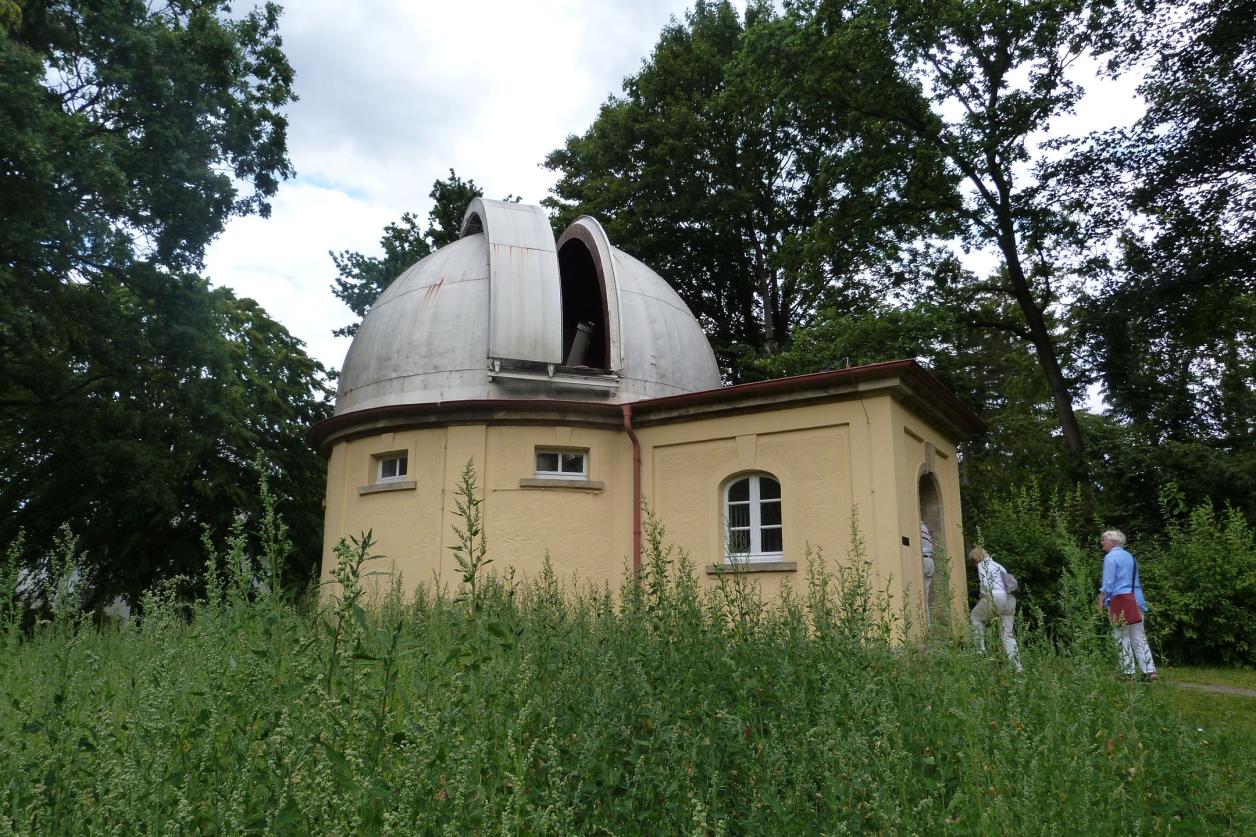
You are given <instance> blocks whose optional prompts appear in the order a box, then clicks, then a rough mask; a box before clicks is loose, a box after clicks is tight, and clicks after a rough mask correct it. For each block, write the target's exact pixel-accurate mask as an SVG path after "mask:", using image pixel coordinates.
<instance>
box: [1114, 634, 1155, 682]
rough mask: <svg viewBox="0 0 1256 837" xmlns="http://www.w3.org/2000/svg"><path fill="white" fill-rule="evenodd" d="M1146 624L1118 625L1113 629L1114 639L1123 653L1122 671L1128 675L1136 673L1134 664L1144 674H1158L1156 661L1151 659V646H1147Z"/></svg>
mask: <svg viewBox="0 0 1256 837" xmlns="http://www.w3.org/2000/svg"><path fill="white" fill-rule="evenodd" d="M1144 624H1146V623H1145V622H1136V623H1135V624H1133V625H1117V626H1116V627H1114V628H1113V629H1112V638H1113V639H1114V640H1116V647H1117V648H1118V649H1119V650H1120V652H1121V670H1122V671H1124V672H1125V673H1126V674H1133V673H1134V663H1135V662H1137V663H1138V670H1139V671H1141V672H1143V673H1144V674H1155V673H1156V661H1155V660H1153V659H1152V658H1151V646H1150V645H1148V644H1147V632H1146V631H1145V630H1143V625H1144Z"/></svg>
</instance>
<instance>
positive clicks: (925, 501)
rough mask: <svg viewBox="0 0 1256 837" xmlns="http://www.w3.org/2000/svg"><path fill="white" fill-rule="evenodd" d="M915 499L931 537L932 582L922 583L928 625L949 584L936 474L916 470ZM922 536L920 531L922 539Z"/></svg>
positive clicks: (940, 611)
mask: <svg viewBox="0 0 1256 837" xmlns="http://www.w3.org/2000/svg"><path fill="white" fill-rule="evenodd" d="M919 503H920V520H921V522H922V523H924V524H925V525H926V526H928V527H929V532H930V535H931V536H932V540H933V563H934V574H933V580H932V583H929V582H926V584H925V619H926V620H927V623H928V624H929V625H933V624H935V623H936V622H937V619H936V618H935V617H936V616H940V615H943V611H944V610H945V606H944V605H942V603H944V602H945V601H946V600H947V598H948V596H947V595H946V593H947V589H949V587H950V572H949V568H950V561H949V559H948V558H947V555H946V516H945V514H944V510H943V508H942V490H941V488H940V487H939V486H938V479H937V477H935V476H934V475H933V473H932V472H931V471H927V470H925V469H924V468H922V469H921V473H920V480H919ZM923 536H924V533H923V531H922V532H921V537H922V543H923ZM922 561H923V554H922ZM940 605H941V606H940Z"/></svg>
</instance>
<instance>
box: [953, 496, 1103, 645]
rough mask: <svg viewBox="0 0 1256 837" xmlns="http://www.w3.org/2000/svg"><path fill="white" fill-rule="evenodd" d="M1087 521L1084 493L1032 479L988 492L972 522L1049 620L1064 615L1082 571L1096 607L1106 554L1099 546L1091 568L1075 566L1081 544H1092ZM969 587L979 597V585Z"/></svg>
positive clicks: (1023, 594)
mask: <svg viewBox="0 0 1256 837" xmlns="http://www.w3.org/2000/svg"><path fill="white" fill-rule="evenodd" d="M1086 523H1087V521H1086V518H1085V516H1084V514H1083V512H1082V502H1081V495H1080V492H1076V491H1072V492H1069V491H1057V490H1050V489H1046V488H1043V487H1042V486H1040V485H1039V484H1037V483H1032V482H1031V483H1029V484H1027V485H1025V486H1022V487H1019V488H1013V489H1010V490H1008V491H1006V492H1000V493H994V494H992V496H987V501H986V504H985V506H984V508H983V509H982V510H981V513H980V514H979V516H977V517H976V518H975V519H971V520H970V521H969V525H970V526H971V527H973V531H974V532H976V533H978V534H977V535H976V538H975V540H976V541H977V542H980V543H981V544H982V545H983V546H984V547H985V548H986V549H987V550H988V551H989V552H990V554H991V555H993V556H994V558H995V560H997V561H998V562H999V563H1000V564H1002V565H1003V566H1005V567H1007V569H1008V571H1009V572H1011V573H1012V574H1013V575H1015V576H1016V579H1017V581H1019V582H1020V584H1021V588H1022V592H1021V593H1018V596H1019V597H1020V598H1021V599H1022V600H1024V601H1032V602H1033V603H1034V604H1035V606H1037V607H1039V608H1041V609H1042V611H1043V613H1044V616H1045V619H1046V621H1047V622H1048V623H1055V622H1056V621H1057V620H1059V619H1060V618H1061V617H1063V616H1065V615H1066V614H1065V613H1064V611H1063V608H1064V607H1065V605H1066V603H1068V602H1070V601H1073V600H1075V599H1076V598H1077V591H1076V590H1075V589H1072V588H1071V587H1070V585H1074V586H1076V584H1077V581H1078V576H1079V575H1081V576H1083V577H1084V578H1086V579H1087V580H1086V581H1085V583H1084V585H1083V586H1084V587H1085V588H1086V590H1087V592H1088V601H1089V605H1088V606H1089V608H1090V609H1093V605H1094V598H1095V596H1094V593H1095V591H1096V590H1098V589H1099V582H1098V577H1099V575H1098V573H1099V568H1100V562H1099V559H1100V558H1101V557H1102V555H1101V553H1100V552H1099V550H1098V547H1097V545H1096V546H1094V549H1093V555H1092V556H1091V557H1092V558H1093V561H1092V562H1091V566H1089V567H1088V568H1086V567H1085V566H1084V565H1083V566H1082V567H1078V566H1077V565H1076V564H1075V561H1076V560H1077V557H1078V555H1079V553H1080V552H1082V544H1085V546H1087V547H1089V546H1091V544H1090V543H1088V542H1086V541H1085V540H1084V534H1083V533H1085V532H1086V531H1087V527H1086ZM1092 528H1093V527H1092ZM1096 531H1098V530H1096ZM1091 540H1093V538H1092V539H1091ZM1082 560H1083V561H1084V558H1083V559H1082ZM968 589H969V590H970V591H972V592H973V593H974V595H975V593H976V589H977V588H976V585H974V584H969V585H968Z"/></svg>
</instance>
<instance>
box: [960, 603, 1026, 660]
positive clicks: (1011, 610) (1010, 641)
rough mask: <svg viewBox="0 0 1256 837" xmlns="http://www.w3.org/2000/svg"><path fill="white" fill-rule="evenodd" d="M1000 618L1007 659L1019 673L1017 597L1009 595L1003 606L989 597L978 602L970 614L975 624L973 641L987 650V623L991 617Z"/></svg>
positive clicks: (1000, 631)
mask: <svg viewBox="0 0 1256 837" xmlns="http://www.w3.org/2000/svg"><path fill="white" fill-rule="evenodd" d="M996 615H997V616H998V617H999V633H1000V635H1001V636H1002V637H1003V650H1004V651H1005V652H1006V653H1007V658H1008V659H1009V660H1011V661H1012V663H1013V664H1015V666H1016V670H1017V671H1019V670H1020V667H1021V664H1020V659H1019V658H1018V654H1017V652H1018V651H1019V649H1018V648H1017V646H1016V631H1015V622H1016V597H1015V596H1013V595H1012V594H1010V593H1009V594H1008V595H1007V600H1006V601H1005V602H1004V604H1003V606H1002V607H1000V606H998V605H996V604H995V603H994V602H993V601H992V600H991V598H990V597H989V596H982V597H981V598H980V599H979V600H978V601H977V606H976V607H974V608H973V612H972V613H971V614H969V617H970V618H971V619H972V623H973V639H974V641H976V643H977V648H979V649H980V650H982V651H985V650H986V622H987V621H988V620H989V619H990V617H991V616H996Z"/></svg>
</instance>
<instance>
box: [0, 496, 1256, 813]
mask: <svg viewBox="0 0 1256 837" xmlns="http://www.w3.org/2000/svg"><path fill="white" fill-rule="evenodd" d="M472 505H474V504H471V503H468V509H470V507H471V506H472ZM473 528H474V527H471V526H468V527H464V529H463V533H464V534H466V535H467V540H468V542H469V543H471V542H472V537H471V530H472V529H473ZM647 540H648V542H649V553H650V554H649V556H648V557H649V560H648V561H647V562H646V565H645V567H644V571H643V574H642V579H641V583H640V584H635V583H632V582H630V581H625V583H624V584H623V586H622V588H621V589H620V591H619V592H618V594H617V595H612V594H611V592H610V591H607V590H597V589H580V590H576V589H570V588H568V589H564V588H562V587H561V586H560V585H559V583H558V582H557V581H556V579H555V577H554V574H553V573H552V571H548V569H547V572H546V573H545V574H544V575H543V577H542V578H539V579H534V580H530V581H527V582H517V581H514V580H512V579H511V578H509V577H504V578H503V577H498V578H493V577H489V578H484V577H482V576H481V575H480V572H481V570H482V568H483V566H484V565H485V564H487V563H488V560H489V559H488V558H487V557H486V554H485V552H484V549H483V542H482V541H478V542H474V543H471V546H469V547H468V548H467V549H466V550H465V551H464V553H462V557H463V558H464V560H463V561H462V562H460V568H461V569H462V575H463V579H462V581H463V583H462V584H461V585H460V587H459V588H458V589H457V590H454V591H449V592H447V591H445V590H441V589H430V588H426V589H425V588H420V589H419V590H418V591H417V592H416V594H415V595H414V596H412V597H403V596H402V595H401V589H400V584H399V582H398V581H396V580H394V583H393V584H392V586H391V588H388V587H387V586H386V591H387V592H386V593H385V594H383V595H381V596H380V597H378V598H376V599H374V600H373V601H372V600H371V599H370V597H369V596H368V595H367V593H366V587H365V582H366V579H367V578H368V574H369V571H370V569H371V568H372V567H373V566H377V565H381V564H385V563H386V561H385V560H378V559H375V558H373V557H372V555H371V551H372V545H371V539H370V537H369V535H367V536H365V537H363V538H361V539H358V540H352V541H348V542H345V543H343V544H342V545H341V546H340V547H339V548H338V551H337V554H338V558H339V563H338V567H337V569H336V577H337V579H338V581H339V585H338V587H337V588H336V590H335V591H334V595H333V594H331V593H329V595H328V596H326V597H325V598H324V600H323V602H322V604H321V606H320V607H317V608H301V607H297V606H294V605H292V604H290V603H287V602H285V601H283V600H282V599H281V598H279V597H277V596H276V595H275V590H276V588H275V587H274V586H273V585H272V586H269V587H268V586H265V585H260V586H259V585H255V584H252V583H249V579H247V578H244V577H242V576H240V575H239V574H238V571H237V570H235V569H234V568H237V567H240V566H241V564H242V562H241V561H240V560H238V559H239V557H240V556H239V555H236V554H234V553H233V554H230V555H228V556H225V557H224V556H212V557H211V561H210V572H209V575H208V576H207V579H206V583H205V587H206V589H207V590H208V591H209V593H208V594H207V596H206V597H204V598H202V599H201V600H200V601H198V602H196V603H195V604H193V605H187V604H184V603H182V602H181V601H180V600H179V598H178V597H177V596H176V595H175V594H174V591H173V589H171V588H165V589H163V590H159V591H154V592H153V593H152V594H151V595H150V596H148V597H147V598H146V600H145V602H144V618H143V619H142V620H138V621H133V622H131V623H128V624H126V625H108V626H104V627H101V628H97V627H93V626H92V625H90V624H89V623H85V622H82V621H80V620H78V619H77V618H76V617H75V616H74V615H73V613H72V612H70V611H68V610H63V611H60V612H58V615H55V616H54V618H53V620H52V622H51V623H44V624H42V625H40V626H37V627H36V629H35V630H34V631H33V632H31V633H29V634H24V633H21V632H19V631H17V630H14V629H10V630H8V631H7V632H6V633H5V634H4V636H3V653H0V680H3V682H4V683H5V699H4V701H3V702H0V753H3V754H4V758H3V759H0V834H7V833H20V834H141V835H149V834H151V835H157V834H232V835H235V834H306V833H318V834H362V833H370V834H440V833H448V834H464V833H487V832H496V833H502V834H533V833H538V834H639V833H685V834H703V835H705V834H761V833H808V834H812V833H815V834H819V833H825V834H837V833H863V832H878V833H933V832H938V831H943V830H945V831H951V832H959V833H965V834H992V835H993V834H1000V835H1001V834H1006V833H1009V832H1012V831H1016V832H1027V833H1034V834H1037V833H1052V834H1054V833H1068V834H1074V833H1116V834H1120V833H1135V832H1137V833H1143V832H1158V833H1174V832H1177V833H1185V834H1196V833H1201V832H1208V833H1224V832H1232V833H1252V832H1253V831H1256V792H1254V791H1256V788H1254V787H1253V784H1252V779H1251V778H1250V776H1249V775H1247V767H1248V765H1249V764H1250V762H1251V755H1252V730H1251V728H1250V726H1249V725H1247V723H1246V722H1245V721H1244V720H1243V719H1242V718H1240V717H1239V714H1240V713H1241V712H1242V710H1243V705H1241V704H1237V703H1236V704H1233V705H1230V704H1226V703H1224V702H1218V698H1224V696H1217V695H1203V694H1195V693H1187V691H1186V690H1180V689H1172V688H1165V687H1163V686H1148V685H1144V684H1141V683H1137V682H1131V681H1129V680H1127V679H1125V678H1122V677H1119V676H1115V675H1114V673H1113V672H1114V660H1113V656H1112V655H1113V651H1112V649H1111V648H1110V647H1109V644H1108V643H1105V642H1100V641H1097V638H1098V637H1101V636H1102V626H1099V625H1097V624H1095V620H1096V619H1097V618H1098V617H1097V615H1095V614H1094V613H1093V606H1092V602H1091V593H1090V590H1089V587H1088V586H1087V587H1086V589H1085V590H1081V588H1080V587H1079V591H1081V592H1079V594H1078V600H1077V602H1076V603H1075V605H1076V606H1075V607H1074V608H1073V609H1072V611H1071V612H1072V613H1074V615H1075V616H1076V619H1077V620H1078V621H1076V623H1075V624H1073V625H1072V630H1073V634H1072V635H1073V636H1075V639H1073V640H1069V641H1059V642H1057V641H1047V640H1046V639H1045V638H1043V637H1042V636H1039V635H1035V634H1032V633H1031V634H1030V635H1028V636H1025V637H1024V643H1023V649H1024V650H1023V661H1024V666H1025V671H1024V673H1023V674H1017V673H1016V672H1015V671H1013V670H1012V668H1011V666H1009V665H1007V663H1006V661H1005V660H1003V659H1002V657H1001V655H1000V654H997V653H991V654H989V655H979V654H977V653H975V652H973V651H972V649H971V648H970V646H969V645H968V644H967V643H966V642H962V641H959V640H958V639H951V638H945V637H942V638H935V639H934V640H932V641H930V642H928V643H926V644H924V645H921V646H915V645H904V644H903V643H901V642H898V641H897V638H898V637H899V636H901V632H902V631H903V629H904V627H905V626H904V624H903V619H902V617H901V615H899V614H895V613H894V612H893V611H892V609H891V608H890V607H889V603H888V600H887V598H886V596H885V594H884V593H883V592H882V591H878V590H876V589H874V588H873V586H872V582H871V580H870V579H871V576H870V572H869V569H870V568H869V564H868V562H867V561H866V559H865V557H864V556H863V553H862V548H861V546H860V544H859V540H858V537H857V536H856V537H853V538H852V548H851V550H850V552H849V554H848V555H846V556H843V558H842V560H841V561H840V562H835V561H831V560H825V559H824V558H823V557H821V556H816V557H815V560H813V561H812V562H811V563H810V564H809V572H808V574H807V579H806V583H805V585H803V589H799V590H796V591H792V592H788V593H787V594H786V595H785V596H784V597H782V598H781V599H779V600H776V599H774V600H772V601H763V600H761V599H760V598H759V597H758V595H757V592H756V590H755V588H754V587H753V586H751V585H750V584H748V583H747V581H746V577H744V576H733V577H731V578H728V577H726V578H722V581H723V584H722V585H721V586H720V587H719V588H717V589H715V590H712V591H703V590H701V589H699V587H698V585H697V582H696V580H695V577H694V571H693V567H692V566H691V565H690V564H689V563H688V561H687V560H686V559H685V558H684V556H682V555H673V554H672V553H671V552H670V551H669V550H668V549H667V548H666V547H665V546H664V545H663V536H662V532H661V530H659V529H658V528H657V527H654V528H652V529H651V531H650V532H649V537H648V538H647ZM477 544H478V545H477ZM233 548H234V547H233ZM237 551H238V550H237ZM218 566H225V567H228V568H232V569H231V571H230V572H229V573H228V577H227V578H226V579H225V580H223V579H222V578H220V577H219V575H218V574H217V572H216V570H215V568H216V567H218ZM468 575H474V576H475V578H474V579H472V578H467V576H468ZM1079 578H1080V576H1079ZM1079 583H1080V582H1079ZM1065 610H1066V614H1067V613H1069V612H1070V611H1069V609H1068V608H1066V609H1065ZM1086 620H1090V621H1086ZM988 644H989V645H990V647H992V648H998V645H999V643H998V642H997V641H996V640H992V641H991V642H989V643H988ZM1219 707H1229V708H1224V709H1221V708H1219ZM1201 727H1202V732H1201V730H1200V728H1201Z"/></svg>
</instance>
